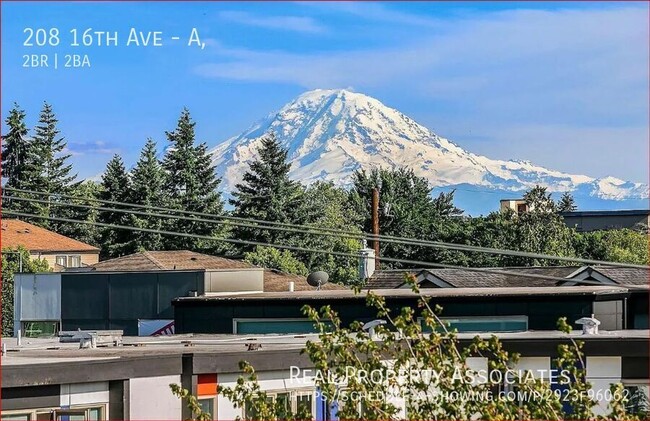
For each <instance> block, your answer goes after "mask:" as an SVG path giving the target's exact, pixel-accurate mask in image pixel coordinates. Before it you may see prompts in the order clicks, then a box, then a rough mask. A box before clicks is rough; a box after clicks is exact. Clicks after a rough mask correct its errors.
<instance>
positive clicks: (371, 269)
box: [359, 240, 375, 281]
mask: <svg viewBox="0 0 650 421" xmlns="http://www.w3.org/2000/svg"><path fill="white" fill-rule="evenodd" d="M373 273H375V250H373V249H371V248H368V245H367V243H366V241H365V240H364V241H363V248H362V249H361V250H359V278H360V279H361V280H362V281H365V280H366V279H368V278H370V277H371V276H372V274H373Z"/></svg>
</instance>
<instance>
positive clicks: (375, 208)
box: [372, 187, 379, 270]
mask: <svg viewBox="0 0 650 421" xmlns="http://www.w3.org/2000/svg"><path fill="white" fill-rule="evenodd" d="M372 233H373V234H374V235H375V236H376V237H375V239H374V242H373V245H374V248H375V270H377V269H379V238H378V236H379V189H378V188H376V187H375V188H374V189H372Z"/></svg>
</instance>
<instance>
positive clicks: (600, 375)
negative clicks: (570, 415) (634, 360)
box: [587, 357, 621, 415]
mask: <svg viewBox="0 0 650 421" xmlns="http://www.w3.org/2000/svg"><path fill="white" fill-rule="evenodd" d="M587 381H588V382H589V383H591V389H592V390H593V391H594V396H596V394H598V393H599V392H600V394H601V395H603V394H604V393H605V391H607V390H609V386H610V385H611V384H613V383H618V382H620V381H621V357H587ZM608 403H609V402H607V401H606V400H605V399H601V400H600V401H599V402H598V404H597V405H596V406H595V407H594V413H595V414H596V415H605V414H607V413H608V412H609V409H608V408H607V405H608Z"/></svg>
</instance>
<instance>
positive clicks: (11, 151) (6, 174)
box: [2, 103, 30, 205]
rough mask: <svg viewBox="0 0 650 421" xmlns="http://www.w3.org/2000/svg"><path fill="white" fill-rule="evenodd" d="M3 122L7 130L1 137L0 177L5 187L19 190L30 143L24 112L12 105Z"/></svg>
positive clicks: (17, 106)
mask: <svg viewBox="0 0 650 421" xmlns="http://www.w3.org/2000/svg"><path fill="white" fill-rule="evenodd" d="M5 122H6V123H7V128H8V130H7V134H6V135H4V136H2V176H3V178H6V179H7V184H6V185H7V186H11V187H15V188H21V185H22V181H23V180H24V174H23V172H24V171H25V164H26V162H27V160H28V159H29V155H30V154H29V147H30V142H29V139H27V133H28V129H27V124H26V123H25V112H24V111H23V110H22V109H21V108H20V106H19V105H18V104H17V103H14V106H13V108H12V109H11V110H10V111H9V115H8V116H7V119H6V120H5ZM5 205H6V204H5Z"/></svg>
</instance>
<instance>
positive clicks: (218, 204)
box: [162, 109, 223, 250]
mask: <svg viewBox="0 0 650 421" xmlns="http://www.w3.org/2000/svg"><path fill="white" fill-rule="evenodd" d="M195 125H196V123H194V121H192V118H191V116H190V112H189V111H188V110H187V109H184V110H183V111H182V113H181V116H180V118H179V119H178V124H177V127H176V129H174V131H172V132H166V135H167V139H168V140H169V142H170V143H171V145H170V146H171V147H170V148H169V149H168V151H167V153H166V155H165V157H164V159H163V162H162V167H163V170H164V171H165V190H166V191H167V193H168V194H169V199H170V202H169V203H170V206H172V207H175V208H178V209H182V210H185V211H189V212H200V213H208V214H213V215H220V214H221V213H222V212H223V202H222V200H221V195H220V194H219V192H218V190H217V188H218V187H219V184H220V183H221V179H219V178H218V177H217V176H216V173H215V171H214V167H213V165H212V161H211V158H210V154H209V153H208V147H207V145H206V144H205V143H201V144H199V145H195V134H194V126H195ZM168 228H169V229H170V230H172V231H177V232H185V233H191V234H198V235H209V236H220V235H222V233H223V229H221V228H219V227H218V225H216V224H214V223H207V222H198V221H190V220H181V219H173V218H172V219H170V220H169V224H168ZM208 247H214V244H213V243H212V242H206V241H204V240H198V239H194V238H186V237H174V238H169V237H168V238H167V239H166V240H165V248H167V249H173V250H183V249H188V250H196V249H206V248H208ZM213 250H214V249H213Z"/></svg>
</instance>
